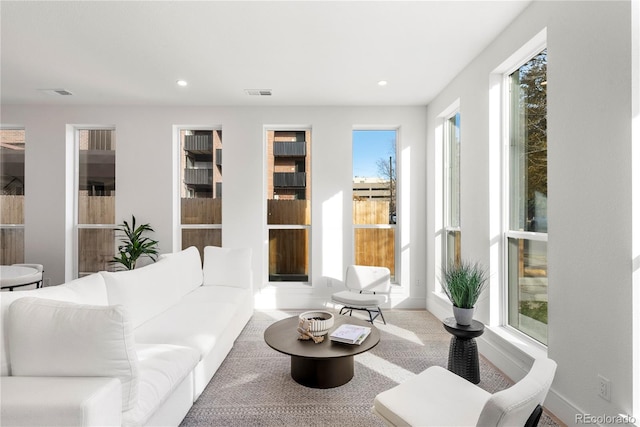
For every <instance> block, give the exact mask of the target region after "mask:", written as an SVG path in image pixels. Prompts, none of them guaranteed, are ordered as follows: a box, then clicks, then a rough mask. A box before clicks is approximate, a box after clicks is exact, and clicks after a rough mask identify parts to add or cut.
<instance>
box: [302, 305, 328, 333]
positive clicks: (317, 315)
mask: <svg viewBox="0 0 640 427" xmlns="http://www.w3.org/2000/svg"><path fill="white" fill-rule="evenodd" d="M299 317H300V320H309V321H310V322H309V332H311V333H312V334H313V335H314V336H316V337H319V336H322V335H324V334H326V333H327V332H329V329H331V328H332V327H333V320H334V319H333V314H332V313H329V312H328V311H322V310H314V311H305V312H304V313H302V314H300V316H299Z"/></svg>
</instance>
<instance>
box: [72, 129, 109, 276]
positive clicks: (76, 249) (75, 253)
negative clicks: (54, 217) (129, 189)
mask: <svg viewBox="0 0 640 427" xmlns="http://www.w3.org/2000/svg"><path fill="white" fill-rule="evenodd" d="M83 130H111V131H113V132H114V139H116V141H117V136H116V135H115V132H116V127H115V125H73V127H72V131H73V171H74V173H73V250H72V257H73V260H72V263H71V265H72V269H73V270H72V274H73V278H74V279H77V278H79V277H80V271H79V269H80V259H79V257H80V230H92V229H93V230H96V229H97V230H114V232H115V230H116V227H117V225H116V219H115V218H114V223H113V224H80V223H79V220H80V212H79V209H80V132H81V131H83ZM116 150H117V145H116ZM116 150H114V151H116ZM115 155H116V153H114V156H115ZM115 161H117V157H116V158H115ZM114 179H115V180H116V188H117V177H116V176H115V175H114ZM116 194H117V193H116ZM114 203H115V204H116V205H117V198H116V199H115V201H114ZM114 212H117V211H116V206H114ZM116 247H117V244H116V238H114V241H113V256H115V255H116Z"/></svg>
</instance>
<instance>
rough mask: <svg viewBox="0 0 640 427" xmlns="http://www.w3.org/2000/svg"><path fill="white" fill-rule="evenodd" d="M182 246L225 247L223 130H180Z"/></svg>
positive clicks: (183, 247)
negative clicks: (223, 245)
mask: <svg viewBox="0 0 640 427" xmlns="http://www.w3.org/2000/svg"><path fill="white" fill-rule="evenodd" d="M180 176H181V177H182V179H181V185H180V223H181V229H182V249H185V248H188V247H190V246H195V247H197V248H198V250H199V251H200V255H201V256H204V247H205V246H222V130H220V129H214V130H196V129H180Z"/></svg>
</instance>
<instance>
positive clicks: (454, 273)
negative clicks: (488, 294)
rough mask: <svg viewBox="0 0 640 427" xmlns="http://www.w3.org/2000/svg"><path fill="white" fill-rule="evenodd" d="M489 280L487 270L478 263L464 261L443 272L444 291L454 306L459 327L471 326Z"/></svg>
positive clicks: (454, 313)
mask: <svg viewBox="0 0 640 427" xmlns="http://www.w3.org/2000/svg"><path fill="white" fill-rule="evenodd" d="M487 279H488V277H487V270H486V269H485V268H484V267H482V266H481V265H480V264H479V263H477V262H476V263H473V264H472V263H471V262H469V261H464V260H463V261H460V262H457V263H453V264H452V265H451V266H448V267H446V268H444V269H443V270H442V290H443V291H444V293H445V294H446V295H447V297H448V298H449V301H451V303H452V304H453V315H454V317H455V318H456V322H457V323H458V324H459V325H470V324H471V320H472V319H473V312H474V308H475V305H476V302H477V301H478V298H479V297H480V294H481V293H482V291H483V290H484V288H485V287H486V286H487Z"/></svg>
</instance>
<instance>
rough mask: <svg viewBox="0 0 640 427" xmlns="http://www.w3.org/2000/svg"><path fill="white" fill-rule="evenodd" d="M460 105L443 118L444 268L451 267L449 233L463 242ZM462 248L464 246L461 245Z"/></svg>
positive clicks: (459, 255)
mask: <svg viewBox="0 0 640 427" xmlns="http://www.w3.org/2000/svg"><path fill="white" fill-rule="evenodd" d="M456 116H457V125H458V132H459V135H458V141H457V144H456V146H457V153H456V154H457V157H458V158H457V166H458V169H457V182H458V185H457V199H458V202H457V204H458V215H457V223H458V224H457V225H452V222H453V221H452V219H453V214H452V205H453V203H452V197H453V191H454V188H453V185H452V173H451V172H452V170H451V164H452V162H453V160H452V145H453V142H454V141H453V139H454V137H452V135H451V126H450V125H451V119H453V118H454V117H456ZM460 117H461V115H460V105H459V103H456V104H454V106H452V109H451V110H450V111H449V112H448V113H447V114H444V115H443V116H442V126H443V132H442V135H443V150H442V151H443V156H442V157H443V165H442V167H443V182H442V184H443V232H444V236H443V238H442V265H441V267H442V268H445V267H449V266H450V265H449V261H450V260H449V257H448V254H449V233H456V232H457V233H459V237H458V238H459V239H460V241H461V240H462V227H461V217H462V212H461V195H462V182H461V178H462V174H461V171H462V169H461V151H462V137H461V133H462V127H461V122H460ZM460 246H462V244H461V243H460ZM454 257H455V258H456V259H454V260H453V261H454V262H456V261H459V260H460V259H461V258H462V249H460V253H458V254H457V256H455V255H454Z"/></svg>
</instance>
